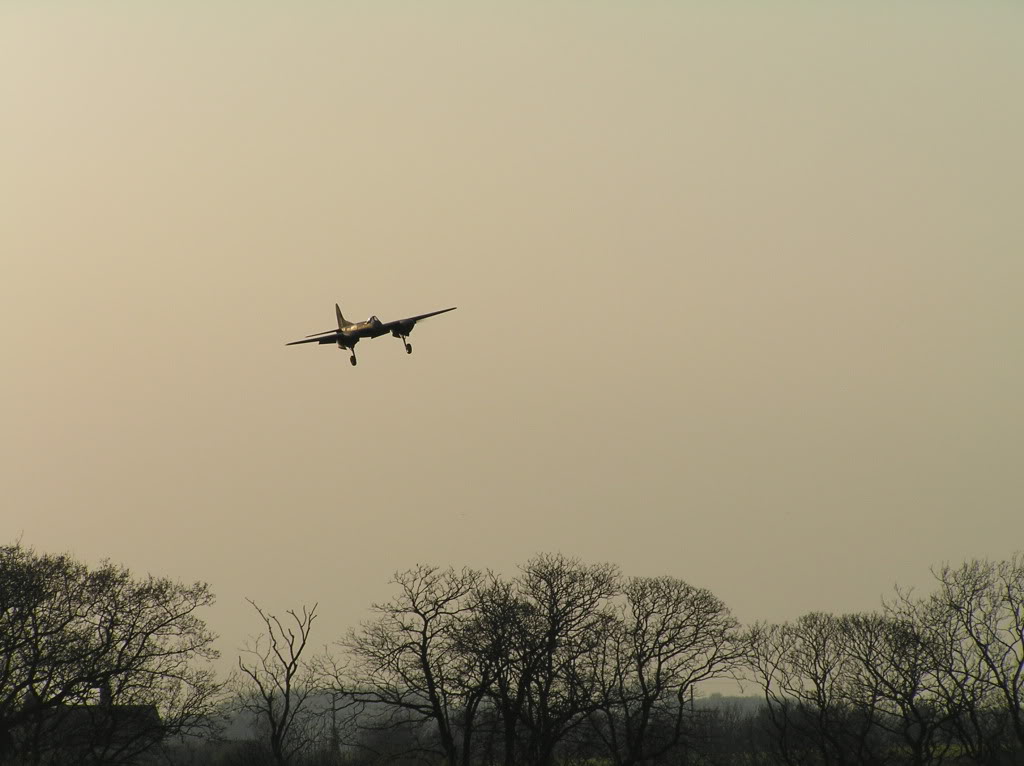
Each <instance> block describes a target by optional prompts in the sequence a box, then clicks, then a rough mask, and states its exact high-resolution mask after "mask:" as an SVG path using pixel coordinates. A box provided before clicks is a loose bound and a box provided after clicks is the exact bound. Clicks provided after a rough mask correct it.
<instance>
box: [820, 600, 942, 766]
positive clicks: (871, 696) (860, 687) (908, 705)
mask: <svg viewBox="0 0 1024 766" xmlns="http://www.w3.org/2000/svg"><path fill="white" fill-rule="evenodd" d="M886 612H887V613H886V614H880V613H872V614H853V615H845V616H843V617H842V618H841V619H840V622H839V627H840V630H841V632H842V636H843V647H844V651H845V653H846V655H847V658H848V662H847V665H846V669H847V673H848V684H847V690H846V699H847V702H848V704H849V705H850V706H851V707H852V708H853V709H855V710H857V711H858V712H859V714H860V718H861V719H862V720H865V721H870V722H872V723H873V724H874V725H875V726H878V727H879V728H880V729H882V730H884V731H886V732H888V733H889V734H890V735H892V736H893V737H895V738H898V741H899V742H900V744H901V745H902V747H903V748H905V750H906V752H907V753H908V754H909V761H910V763H912V764H914V766H932V765H933V764H940V763H942V762H943V761H944V760H945V758H946V757H947V756H948V755H949V754H950V752H951V746H950V743H949V741H948V738H946V737H944V736H943V732H944V729H945V727H946V725H947V724H948V722H949V720H950V713H949V709H948V707H947V706H946V705H945V704H943V701H942V699H941V697H940V696H939V695H938V694H937V693H936V682H937V678H938V673H939V668H938V667H937V665H936V658H937V657H938V656H939V654H938V653H937V651H936V649H937V647H936V646H935V644H934V643H933V641H932V639H931V638H930V637H929V636H927V635H926V633H925V632H924V631H923V630H922V628H921V626H920V625H919V624H917V623H916V622H915V621H914V620H913V619H912V618H911V616H910V615H907V614H901V613H899V612H898V611H895V610H894V609H893V608H892V607H891V606H887V608H886Z"/></svg>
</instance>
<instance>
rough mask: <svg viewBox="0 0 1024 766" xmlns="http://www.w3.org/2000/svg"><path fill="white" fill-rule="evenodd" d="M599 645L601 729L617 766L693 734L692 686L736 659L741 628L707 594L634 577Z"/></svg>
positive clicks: (657, 753) (674, 582) (678, 583)
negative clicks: (690, 713)
mask: <svg viewBox="0 0 1024 766" xmlns="http://www.w3.org/2000/svg"><path fill="white" fill-rule="evenodd" d="M624 596H625V603H624V604H622V605H621V607H620V609H619V612H618V614H617V620H616V622H615V623H614V625H612V626H610V629H609V630H608V631H607V633H606V639H607V640H606V642H605V644H604V646H603V647H602V651H601V653H600V657H601V660H602V672H601V674H600V678H601V683H602V701H601V719H602V720H601V723H600V725H599V726H598V727H597V728H598V731H599V733H600V734H601V736H602V738H603V739H604V741H605V743H606V745H607V747H608V750H609V752H610V753H611V755H612V757H613V758H614V760H615V763H616V764H620V765H621V766H633V764H636V763H638V762H640V761H645V760H650V759H656V758H660V757H661V756H663V755H665V754H667V753H668V752H669V751H670V750H672V748H674V747H676V746H677V745H679V744H680V742H681V741H683V739H684V735H685V734H686V733H687V730H688V728H689V729H692V728H693V724H692V722H688V721H687V715H686V713H687V704H686V702H687V698H688V697H690V696H691V695H692V694H693V690H694V686H695V684H697V683H699V682H701V681H705V680H707V679H710V678H716V677H719V676H721V675H723V674H725V673H728V672H730V671H731V670H732V669H733V668H734V667H735V666H736V664H737V662H738V660H739V659H740V657H741V646H740V642H739V640H738V639H739V636H738V629H739V623H738V622H737V621H736V620H735V619H734V618H733V617H732V615H731V614H730V612H729V610H728V608H727V607H726V606H725V604H724V603H723V602H722V601H720V600H719V599H718V598H716V597H715V596H714V595H713V594H712V593H711V592H710V591H707V590H704V589H701V588H694V587H693V586H691V585H689V584H687V583H685V582H683V581H682V580H679V579H676V578H672V577H635V578H632V579H630V580H629V582H628V583H627V584H626V587H625V588H624Z"/></svg>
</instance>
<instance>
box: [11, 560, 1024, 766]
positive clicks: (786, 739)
mask: <svg viewBox="0 0 1024 766" xmlns="http://www.w3.org/2000/svg"><path fill="white" fill-rule="evenodd" d="M0 565H2V571H0V763H4V762H11V763H40V764H42V763H62V762H75V763H96V764H100V763H103V764H115V763H136V762H143V761H144V759H146V758H149V759H153V758H155V757H156V756H157V755H159V756H160V757H162V758H164V759H170V760H171V761H172V762H178V763H186V762H195V763H211V764H217V763H220V764H223V765H224V766H234V764H243V763H246V764H258V763H267V764H275V765H277V766H285V765H287V764H294V765H295V766H299V765H300V764H301V765H306V764H308V765H309V766H314V764H334V763H342V762H345V763H352V764H368V765H369V764H385V763H388V764H390V763H394V764H402V766H413V764H432V765H435V766H477V765H479V766H554V764H569V763H576V764H581V765H582V764H586V766H594V765H595V764H608V765H609V766H639V765H640V764H643V765H644V766H646V765H647V764H651V765H652V766H653V765H657V764H666V765H667V764H708V765H709V766H717V765H719V764H720V765H721V766H729V765H731V764H736V765H739V764H744V765H747V764H749V765H750V766H757V765H760V764H765V765H766V766H767V765H769V764H771V765H775V764H785V765H786V766H805V765H806V766H815V765H817V764H822V765H823V766H831V765H832V764H836V765H839V766H845V765H846V764H850V765H853V764H864V765H867V764H871V765H872V766H875V765H877V766H886V765H888V764H892V765H893V766H898V765H902V764H915V765H921V766H925V765H928V766H930V765H932V764H947V763H948V764H978V765H984V766H990V765H991V766H999V765H1000V764H1019V763H1022V762H1024V757H1022V755H1024V716H1022V699H1021V698H1022V694H1024V557H1022V556H1021V555H1020V554H1018V555H1015V556H1014V557H1012V558H1011V559H1009V560H1006V561H995V562H993V561H985V560H974V561H968V562H966V563H964V564H962V565H961V566H958V567H953V566H948V565H947V566H942V567H940V568H937V569H935V570H934V576H935V588H934V590H933V591H932V592H930V593H928V594H926V595H921V596H919V595H917V594H914V593H912V592H909V591H905V590H900V589H897V590H895V591H894V592H893V594H892V595H891V596H890V597H889V598H887V599H884V600H883V602H882V604H881V605H880V606H879V608H878V609H877V610H876V611H874V612H872V613H865V614H848V615H831V614H825V613H813V614H808V615H805V616H803V617H800V618H799V619H797V620H794V621H792V622H787V623H780V624H770V623H757V624H754V625H747V626H744V625H741V624H740V623H739V622H738V621H737V620H736V619H735V618H734V617H733V616H732V614H731V612H730V611H729V609H728V607H727V606H726V605H725V604H724V603H723V602H722V601H721V600H720V599H718V598H717V597H716V596H715V595H714V594H713V593H711V592H710V591H708V590H706V589H703V588H697V587H694V586H692V585H690V584H688V583H687V582H685V581H683V580H680V579H678V578H674V577H667V576H666V577H626V576H624V575H623V574H622V573H621V572H620V571H619V569H618V568H617V567H616V566H614V565H612V564H589V563H584V562H581V561H579V560H576V559H572V558H568V557H565V556H562V555H557V554H541V555H538V556H535V557H533V558H532V559H530V560H529V561H527V562H526V563H525V564H523V565H522V566H521V567H520V568H519V571H518V573H517V574H516V575H515V576H511V577H508V576H501V575H498V574H495V573H493V572H489V571H479V570H474V569H468V568H463V569H456V568H453V567H436V566H429V565H417V566H414V567H412V568H410V569H407V570H403V571H400V572H397V573H396V574H395V576H394V578H393V580H392V585H393V586H394V595H393V597H392V598H391V599H390V600H388V601H386V602H384V603H380V604H374V605H373V606H372V612H373V617H372V619H370V620H368V621H367V622H365V623H364V624H362V625H360V626H359V627H357V628H353V629H352V630H350V631H349V632H348V633H347V634H346V635H344V636H343V637H341V638H339V639H337V640H336V641H334V642H333V643H331V644H329V645H328V646H327V648H325V649H324V650H320V651H316V650H314V646H315V645H316V644H314V643H313V642H314V633H315V631H314V627H315V623H316V620H317V612H318V606H317V605H315V604H314V605H301V606H299V607H297V608H295V609H293V610H289V611H287V612H285V613H284V615H283V616H280V617H279V616H277V615H274V614H272V613H270V612H267V611H265V610H264V609H263V608H261V607H260V606H259V605H258V604H256V603H255V602H252V606H253V610H254V615H255V617H256V620H257V624H258V626H259V632H258V633H257V634H256V635H255V636H254V637H253V639H251V640H250V641H249V643H248V644H247V645H246V646H244V647H243V648H242V650H241V651H240V653H239V655H238V657H237V669H236V671H235V673H234V675H233V676H231V677H230V678H225V679H220V678H218V677H217V676H216V675H215V674H214V673H213V672H212V670H211V669H210V664H209V663H210V662H211V661H212V660H213V659H215V658H216V652H215V651H214V649H213V642H214V639H215V636H214V635H213V634H212V633H211V632H210V631H209V629H208V628H207V626H206V624H205V622H204V621H203V620H202V618H201V616H200V615H199V614H197V612H199V611H200V610H201V609H202V608H205V607H207V606H209V605H210V604H211V603H212V600H213V597H212V594H211V593H210V590H209V587H208V586H207V585H205V584H202V583H195V584H191V585H188V584H183V583H175V582H172V581H169V580H165V579H160V578H153V577H147V578H141V579H140V578H135V577H133V576H132V575H131V574H130V573H129V572H128V571H127V570H125V569H123V568H120V567H117V566H115V565H113V564H109V563H107V564H104V565H102V566H100V567H98V568H89V567H86V566H84V565H82V564H79V563H77V562H74V561H72V560H71V559H70V558H68V557H66V556H50V555H43V554H38V553H35V552H34V551H32V550H30V549H26V548H24V547H23V546H21V545H20V544H15V545H11V546H7V547H5V548H3V549H0ZM723 678H733V679H736V680H738V681H741V682H742V683H743V684H744V685H745V688H747V689H750V688H754V689H756V690H758V698H759V701H758V702H757V703H754V704H745V705H743V706H742V707H739V706H729V705H724V706H723V705H719V706H711V705H709V704H707V703H706V702H703V701H702V699H701V697H702V695H701V693H700V689H701V687H702V685H705V682H707V681H710V680H713V679H723ZM83 709H85V710H88V711H89V712H90V714H92V712H93V711H97V710H104V709H105V710H107V711H109V712H108V713H107V714H106V715H105V716H100V717H99V718H96V717H95V716H93V717H92V718H90V719H89V720H90V721H91V722H93V723H95V722H99V723H104V724H106V726H105V727H104V726H99V725H98V724H97V725H96V726H95V727H93V728H95V729H96V730H95V731H93V732H91V734H90V735H89V736H84V735H82V736H80V737H79V739H76V741H75V742H74V743H71V744H69V743H68V742H66V741H63V740H62V738H61V737H60V736H55V734H56V733H58V732H59V725H58V723H59V721H60V720H61V719H60V717H59V716H60V715H66V714H67V711H69V710H83ZM141 710H149V711H152V712H153V713H155V714H152V715H150V716H149V718H148V719H146V720H147V721H148V725H146V726H142V725H132V726H124V725H120V726H114V724H115V723H117V719H118V716H116V715H113V713H114V712H115V711H120V713H119V715H121V716H124V715H126V714H127V713H129V712H130V711H136V712H138V711H141ZM227 712H230V713H233V714H242V715H244V720H245V721H247V722H248V726H249V727H250V730H249V732H247V735H246V737H245V738H244V739H245V741H242V742H238V741H236V742H226V741H224V740H223V735H221V740H220V741H219V743H218V741H217V730H218V727H219V726H220V725H221V724H222V722H223V718H224V715H225V713H227ZM58 714H59V715H58ZM120 723H121V724H123V723H124V721H123V720H122V721H121V722H120ZM135 723H136V724H137V723H138V722H137V721H136V722H135ZM188 736H199V737H204V738H205V741H206V744H204V745H202V746H196V745H192V746H186V745H185V744H184V743H185V742H186V739H185V738H186V737H188ZM90 737H91V739H90ZM65 739H66V738H65ZM69 758H72V759H73V760H71V761H69ZM140 759H141V760H140ZM189 759H192V760H191V761H189Z"/></svg>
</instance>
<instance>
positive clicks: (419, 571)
mask: <svg viewBox="0 0 1024 766" xmlns="http://www.w3.org/2000/svg"><path fill="white" fill-rule="evenodd" d="M482 581H483V575H482V574H481V573H479V572H477V571H475V570H472V569H462V570H455V569H452V568H448V569H440V568H438V567H434V566H428V565H424V564H420V565H418V566H415V567H413V568H412V569H408V570H406V571H404V572H397V573H396V574H395V576H394V579H393V580H392V583H393V584H394V585H397V586H398V589H399V593H398V595H396V596H395V597H394V598H393V599H392V600H391V601H388V602H387V603H384V604H374V605H373V609H374V611H375V612H377V613H378V617H377V619H376V620H374V621H372V622H369V623H367V624H365V625H363V626H362V627H361V628H360V629H359V630H358V631H352V632H350V633H349V635H348V636H347V638H346V639H345V640H344V641H343V642H342V644H343V646H344V647H345V648H347V649H348V650H349V652H351V654H352V656H353V658H354V665H353V668H352V671H351V676H350V679H351V680H350V683H351V685H352V693H353V695H354V696H355V697H356V698H358V699H362V700H365V701H368V702H374V703H379V704H382V705H384V706H386V707H387V708H388V709H390V710H391V711H392V712H393V714H394V716H393V717H392V719H391V720H392V721H393V722H394V723H395V724H396V725H401V726H408V725H416V724H417V723H419V722H424V721H429V722H431V723H432V724H433V726H434V727H435V728H436V732H437V737H438V742H439V748H440V751H441V755H442V756H443V757H444V759H445V761H446V763H448V764H449V766H457V764H460V763H461V764H463V766H465V765H466V764H468V763H469V759H470V756H471V751H472V740H473V734H474V730H475V722H476V716H477V712H478V710H479V707H480V703H481V701H482V700H483V698H484V695H485V693H486V692H487V690H488V688H489V685H490V673H489V665H488V664H487V663H486V662H481V661H480V658H479V656H478V655H476V654H474V653H472V652H470V651H468V650H467V643H468V640H467V631H468V630H469V629H470V618H471V614H472V608H473V607H472V604H473V598H472V596H473V594H474V593H475V592H476V590H477V589H478V587H479V585H480V583H481V582H482Z"/></svg>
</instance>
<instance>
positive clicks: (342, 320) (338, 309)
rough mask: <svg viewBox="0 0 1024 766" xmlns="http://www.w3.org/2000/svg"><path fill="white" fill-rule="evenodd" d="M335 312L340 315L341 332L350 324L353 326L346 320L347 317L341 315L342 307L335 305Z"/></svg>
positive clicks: (339, 327)
mask: <svg viewBox="0 0 1024 766" xmlns="http://www.w3.org/2000/svg"><path fill="white" fill-rule="evenodd" d="M334 311H335V313H337V315H338V329H339V330H344V329H345V328H346V327H348V326H349V325H350V324H352V323H351V322H349V321H348V320H347V319H345V317H343V316H342V315H341V306H339V305H338V304H337V303H335V304H334Z"/></svg>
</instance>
